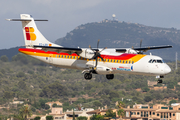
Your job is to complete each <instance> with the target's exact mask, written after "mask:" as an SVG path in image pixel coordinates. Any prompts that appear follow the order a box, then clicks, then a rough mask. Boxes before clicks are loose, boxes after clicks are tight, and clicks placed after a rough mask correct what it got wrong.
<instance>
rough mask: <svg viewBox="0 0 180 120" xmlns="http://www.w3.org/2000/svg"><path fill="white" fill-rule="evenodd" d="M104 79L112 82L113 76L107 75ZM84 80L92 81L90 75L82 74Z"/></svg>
mask: <svg viewBox="0 0 180 120" xmlns="http://www.w3.org/2000/svg"><path fill="white" fill-rule="evenodd" d="M106 78H107V79H108V80H112V79H113V78H114V74H107V75H106ZM84 79H86V80H90V79H92V74H91V73H84Z"/></svg>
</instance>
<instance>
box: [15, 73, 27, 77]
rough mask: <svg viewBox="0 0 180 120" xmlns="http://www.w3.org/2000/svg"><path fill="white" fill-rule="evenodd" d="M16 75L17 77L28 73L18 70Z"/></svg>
mask: <svg viewBox="0 0 180 120" xmlns="http://www.w3.org/2000/svg"><path fill="white" fill-rule="evenodd" d="M16 76H17V77H25V76H26V75H25V73H24V72H18V73H17V75H16Z"/></svg>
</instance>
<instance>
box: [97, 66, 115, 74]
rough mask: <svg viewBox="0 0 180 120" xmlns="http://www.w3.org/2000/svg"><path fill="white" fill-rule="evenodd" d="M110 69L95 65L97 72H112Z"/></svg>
mask: <svg viewBox="0 0 180 120" xmlns="http://www.w3.org/2000/svg"><path fill="white" fill-rule="evenodd" d="M112 71H113V70H112V69H110V68H108V67H105V66H97V67H96V72H97V73H98V74H112Z"/></svg>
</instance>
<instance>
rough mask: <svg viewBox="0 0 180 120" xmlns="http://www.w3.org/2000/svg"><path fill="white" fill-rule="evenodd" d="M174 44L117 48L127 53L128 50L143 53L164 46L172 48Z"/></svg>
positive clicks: (117, 50) (118, 50)
mask: <svg viewBox="0 0 180 120" xmlns="http://www.w3.org/2000/svg"><path fill="white" fill-rule="evenodd" d="M172 47H173V46H171V45H164V46H150V47H140V48H129V49H124V48H123V49H121V48H120V49H116V52H121V53H125V52H128V51H133V52H135V51H136V52H137V53H142V51H143V52H147V51H148V50H155V49H164V48H172Z"/></svg>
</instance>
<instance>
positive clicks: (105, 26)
mask: <svg viewBox="0 0 180 120" xmlns="http://www.w3.org/2000/svg"><path fill="white" fill-rule="evenodd" d="M98 39H100V47H108V48H112V47H116V48H124V47H125V48H127V47H128V48H129V47H132V46H134V47H139V46H140V40H141V39H142V40H143V44H142V46H144V47H145V46H158V45H173V48H172V49H163V50H153V51H150V52H152V53H155V55H159V56H161V57H162V58H164V59H166V60H173V61H174V59H175V52H176V51H179V50H180V49H179V48H180V30H177V29H175V28H159V27H150V26H145V25H142V24H137V23H127V22H121V21H111V20H103V21H101V22H94V23H87V24H84V25H80V26H78V27H76V28H75V29H74V30H72V31H70V32H69V33H67V35H66V36H65V37H63V38H59V39H57V40H56V43H57V44H60V45H62V46H66V47H78V46H79V47H81V48H82V47H88V46H89V45H91V46H92V47H96V46H97V45H96V44H97V40H98ZM147 54H148V53H147Z"/></svg>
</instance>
